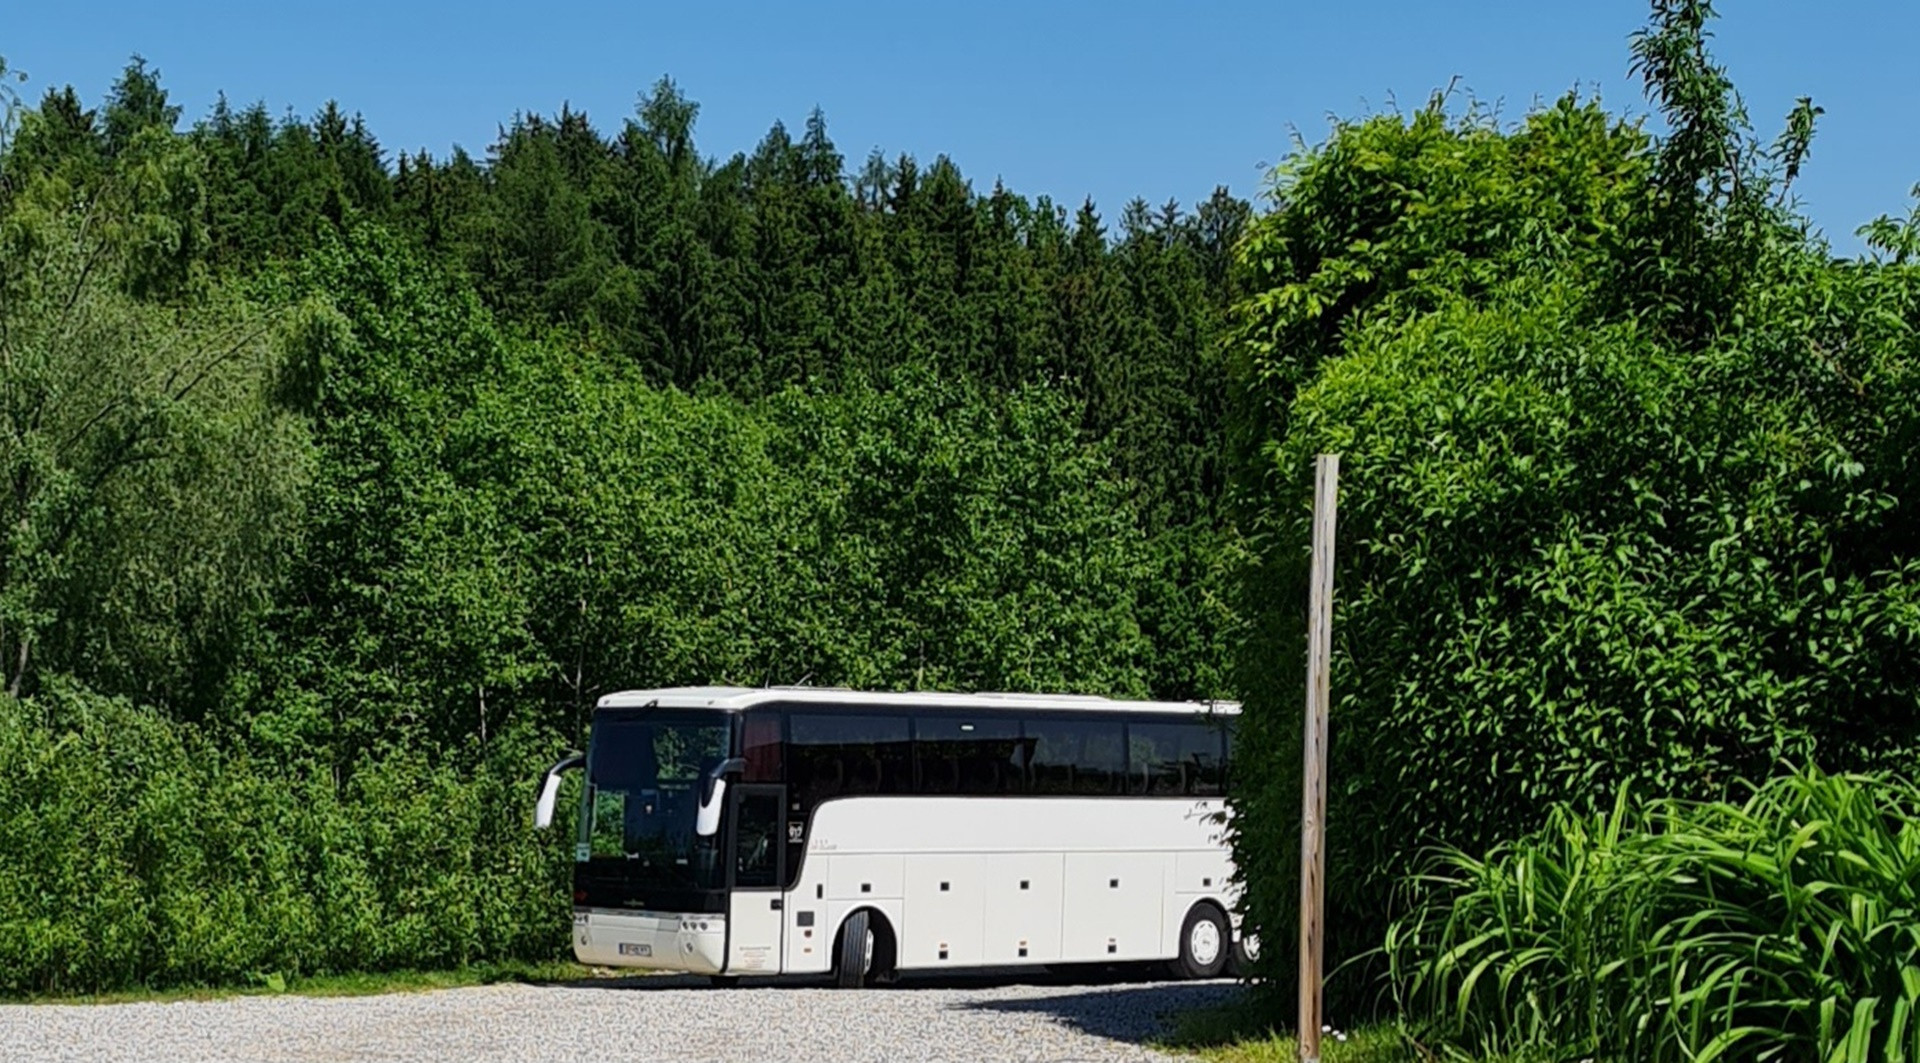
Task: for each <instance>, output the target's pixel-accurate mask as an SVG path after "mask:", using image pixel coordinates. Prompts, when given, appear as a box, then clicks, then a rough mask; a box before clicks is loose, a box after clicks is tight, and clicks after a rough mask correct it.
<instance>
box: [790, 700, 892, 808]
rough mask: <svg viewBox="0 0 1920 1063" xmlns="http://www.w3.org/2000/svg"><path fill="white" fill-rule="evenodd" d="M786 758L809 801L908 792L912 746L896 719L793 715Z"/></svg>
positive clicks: (798, 784)
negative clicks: (844, 796)
mask: <svg viewBox="0 0 1920 1063" xmlns="http://www.w3.org/2000/svg"><path fill="white" fill-rule="evenodd" d="M792 727H793V740H792V743H791V746H790V750H789V756H791V757H792V759H793V762H794V779H795V786H796V788H797V789H799V790H800V791H801V793H802V794H803V795H804V796H805V798H806V799H807V800H809V801H810V802H816V803H817V802H819V801H821V800H824V799H826V798H828V797H832V796H834V795H836V794H843V793H848V794H901V793H911V792H912V786H913V763H912V753H911V749H912V746H911V744H910V743H909V741H908V735H907V721H906V719H905V718H904V717H898V716H850V715H849V716H840V715H828V714H825V713H822V714H820V715H817V716H809V715H800V714H797V713H796V714H795V715H794V716H793V719H792Z"/></svg>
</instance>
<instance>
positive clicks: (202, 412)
mask: <svg viewBox="0 0 1920 1063" xmlns="http://www.w3.org/2000/svg"><path fill="white" fill-rule="evenodd" d="M177 162H178V160H175V161H174V162H167V161H165V160H152V159H143V160H141V161H140V162H139V163H138V164H137V166H136V172H134V173H132V174H130V175H129V176H128V177H127V178H126V179H125V180H124V181H121V182H116V183H115V184H114V185H113V186H112V187H111V188H109V189H107V190H106V191H107V192H108V193H109V195H110V196H111V197H112V198H111V199H109V200H107V201H95V202H94V203H92V204H89V205H87V206H85V207H82V208H78V209H73V208H69V207H67V206H66V205H65V204H64V203H62V202H61V197H62V196H63V195H64V194H65V193H66V191H68V190H67V189H65V188H64V186H62V185H61V184H60V183H59V182H57V181H53V180H39V181H36V182H34V183H32V184H31V185H30V186H29V187H27V188H26V189H24V190H23V191H22V192H21V197H20V200H19V201H18V202H17V203H16V204H15V209H14V210H13V211H12V212H11V213H10V214H9V215H8V216H6V217H5V218H4V219H0V476H3V477H4V482H5V484H6V489H5V490H4V492H0V529H4V531H0V643H3V644H4V654H3V656H4V658H5V670H4V672H5V677H6V678H5V686H6V689H8V690H9V691H10V692H11V693H13V694H14V695H16V696H17V695H19V694H21V693H23V692H25V691H30V690H32V689H33V687H34V680H35V677H36V675H37V674H39V673H40V672H42V671H48V670H50V671H53V672H67V673H71V674H75V675H79V676H83V677H86V678H88V679H89V680H92V681H97V682H100V683H103V684H105V685H107V686H109V687H110V688H112V689H115V690H120V691H124V692H127V693H129V694H134V695H137V696H140V697H143V698H147V699H150V700H151V701H153V702H154V703H155V704H159V705H164V706H168V707H171V708H174V709H178V710H182V711H187V710H189V709H190V708H191V707H193V706H194V705H195V704H196V695H198V702H199V703H204V701H205V699H206V698H207V697H208V696H210V693H211V692H210V690H209V689H207V687H208V686H213V685H217V684H218V683H219V682H220V672H221V671H222V670H223V668H224V666H225V664H226V663H227V662H229V661H230V660H231V658H232V656H233V654H234V653H235V652H236V649H235V645H236V643H237V641H238V640H239V639H240V638H242V637H243V633H244V628H245V625H246V624H247V623H248V622H249V621H250V619H251V618H252V616H253V615H254V614H256V613H257V612H258V611H259V609H260V607H261V606H262V605H263V604H264V602H265V600H266V598H267V597H268V595H269V594H270V593H271V592H272V590H273V588H274V582H275V579H276V577H277V575H278V572H277V567H278V561H279V558H280V557H281V555H282V547H281V545H280V543H279V542H277V541H276V540H277V538H278V537H277V535H276V533H275V532H274V530H273V529H276V528H279V527H283V526H285V525H286V524H287V523H288V522H289V519H290V518H291V517H292V515H293V514H294V513H295V511H296V510H297V508H298V501H299V492H300V489H301V485H302V482H303V479H304V469H305V455H306V447H305V435H304V432H303V430H302V426H301V425H300V424H299V423H297V422H296V421H295V420H293V419H292V418H290V417H288V416H287V415H286V414H285V413H284V412H283V411H280V410H277V409H275V408H274V407H273V406H271V405H270V404H269V403H268V402H266V401H265V396H266V393H267V391H268V389H269V388H270V387H271V384H272V380H273V378H274V376H275V374H276V372H277V351H276V344H275V342H274V335H273V322H272V321H271V319H270V318H269V317H268V316H267V315H265V314H264V313H263V312H262V311H261V310H260V309H259V308H257V307H255V306H253V305H250V304H249V303H247V302H246V301H244V300H240V299H235V298H218V299H210V300H206V301H203V302H200V303H199V304H198V305H194V306H190V307H181V308H174V307H169V306H161V305H154V304H153V303H151V302H146V301H143V300H141V299H139V298H136V293H139V292H147V293H149V294H150V293H152V292H154V291H158V290H161V289H166V288H171V287H174V285H172V284H171V283H170V282H167V281H166V280H165V278H166V277H168V276H169V275H171V276H173V277H175V278H176V279H177V278H178V277H180V276H181V274H179V273H178V271H177V270H175V269H174V264H173V263H172V262H171V259H170V250H171V249H177V247H178V244H179V240H180V237H179V236H178V233H177V232H176V231H175V229H174V227H173V226H172V225H171V224H170V223H169V222H168V220H167V218H166V216H165V212H166V210H167V209H168V203H169V200H168V198H167V197H166V196H164V195H160V196H152V195H150V193H151V192H152V189H153V187H155V186H166V185H168V184H169V183H170V181H171V180H172V178H173V177H177V176H178V175H177V174H173V173H170V171H171V170H173V168H174V167H175V164H176V163H177ZM123 197H124V198H123ZM113 199H120V200H122V202H121V203H120V204H116V203H115V202H113V201H112V200H113ZM134 199H143V200H146V201H148V203H149V206H150V207H151V205H152V202H153V201H154V200H157V201H158V203H159V206H158V207H154V208H152V209H148V210H133V209H130V208H129V207H128V206H126V205H125V204H126V203H127V202H130V201H132V200H134ZM202 665H206V667H204V668H203V667H201V666H202ZM203 684H204V686H202V685H203ZM196 686H201V689H198V690H196V689H195V688H196Z"/></svg>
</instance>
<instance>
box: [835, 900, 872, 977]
mask: <svg viewBox="0 0 1920 1063" xmlns="http://www.w3.org/2000/svg"><path fill="white" fill-rule="evenodd" d="M871 920H872V915H871V913H869V912H868V911H867V910H866V909H864V908H862V909H861V910H859V911H857V912H855V913H853V914H852V915H850V916H847V921H846V922H844V923H842V924H840V947H839V948H838V949H836V950H834V951H835V955H834V962H833V984H834V985H837V986H839V987H840V988H841V989H858V988H860V987H861V986H863V985H865V984H866V983H867V975H868V974H870V973H871V972H872V971H873V944H874V942H873V925H872V922H871Z"/></svg>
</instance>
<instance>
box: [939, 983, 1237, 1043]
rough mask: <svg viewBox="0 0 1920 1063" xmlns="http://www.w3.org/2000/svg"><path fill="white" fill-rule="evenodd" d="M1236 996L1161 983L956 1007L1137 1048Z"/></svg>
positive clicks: (1202, 986) (1231, 988)
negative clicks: (1042, 1020)
mask: <svg viewBox="0 0 1920 1063" xmlns="http://www.w3.org/2000/svg"><path fill="white" fill-rule="evenodd" d="M1239 994H1240V986H1239V985H1237V984H1236V983H1233V982H1161V983H1158V984H1155V985H1109V986H1104V987H1101V988H1095V989H1089V990H1088V991H1086V992H1079V993H1069V994H1064V995H1057V996H1044V997H1022V998H1018V999H1011V1000H974V1001H968V1002H966V1003H964V1004H962V1005H959V1006H960V1007H964V1008H966V1009H968V1010H971V1011H998V1012H1009V1013H1013V1012H1020V1013H1026V1014H1039V1015H1045V1016H1047V1017H1048V1018H1051V1019H1053V1020H1054V1021H1055V1022H1058V1023H1060V1024H1062V1025H1064V1026H1068V1027H1071V1028H1073V1029H1075V1030H1078V1031H1080V1032H1081V1033H1084V1034H1088V1035H1090V1036H1093V1037H1101V1038H1105V1039H1107V1040H1109V1041H1127V1042H1131V1043H1133V1044H1143V1043H1145V1042H1147V1041H1150V1040H1152V1039H1154V1038H1156V1037H1159V1036H1163V1035H1165V1034H1166V1033H1168V1032H1169V1030H1170V1029H1171V1028H1172V1025H1173V1020H1172V1016H1173V1015H1174V1014H1175V1013H1177V1012H1184V1011H1195V1010H1198V1009H1201V1008H1211V1007H1217V1006H1219V1005H1221V1004H1224V1003H1226V1002H1227V1001H1229V1000H1232V999H1234V998H1235V997H1237V996H1238V995H1239Z"/></svg>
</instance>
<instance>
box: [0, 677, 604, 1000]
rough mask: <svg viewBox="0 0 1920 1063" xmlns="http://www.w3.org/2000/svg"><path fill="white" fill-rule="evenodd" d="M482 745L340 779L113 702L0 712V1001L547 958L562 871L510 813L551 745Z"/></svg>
mask: <svg viewBox="0 0 1920 1063" xmlns="http://www.w3.org/2000/svg"><path fill="white" fill-rule="evenodd" d="M516 746H517V752H516V753H514V754H511V755H510V754H508V753H507V752H506V750H507V749H509V748H515V747H516ZM498 747H499V749H500V751H498V752H496V753H495V754H494V755H493V756H492V757H491V758H490V759H486V760H483V761H481V762H480V763H478V764H477V765H474V766H472V767H471V768H470V769H469V770H465V771H462V770H457V769H456V767H455V766H454V765H451V764H438V765H436V764H432V763H429V762H428V761H427V760H426V759H425V758H424V757H422V756H420V755H417V754H407V753H393V754H390V755H386V756H379V757H369V758H367V759H365V760H363V761H362V762H361V763H359V764H358V765H356V766H355V770H354V771H353V772H352V773H351V777H350V781H348V782H347V784H346V785H345V786H344V787H342V786H338V785H336V783H335V781H334V778H333V776H332V774H331V772H330V771H329V770H328V769H326V768H324V767H319V766H295V767H292V768H289V767H287V766H284V765H272V764H266V763H261V762H256V761H253V760H251V759H250V758H249V757H247V756H246V755H244V754H241V753H238V752H234V751H232V750H228V749H222V748H219V747H217V746H216V745H215V744H214V743H212V742H210V741H209V740H208V739H207V738H206V737H205V736H204V735H202V734H201V733H200V732H199V731H198V730H197V729H196V728H194V727H192V726H190V725H183V724H174V723H169V722H167V721H165V720H163V719H161V718H159V717H157V716H155V715H154V714H152V713H151V712H148V711H145V710H141V709H138V708H135V707H132V706H130V705H127V704H125V703H124V702H119V701H112V700H108V699H103V698H98V697H95V696H92V695H88V694H86V693H84V692H81V691H77V690H72V689H59V690H55V691H51V692H49V693H46V694H43V695H42V696H40V697H37V698H34V699H31V700H26V701H17V700H13V699H6V698H0V764H4V765H6V766H7V770H6V771H4V772H0V809H5V813H4V815H0V866H4V867H6V868H7V869H9V873H8V874H4V875H0V995H19V994H30V993H79V992H97V991H102V990H110V989H117V988H123V987H128V986H134V985H147V986H163V985H204V984H221V983H234V982H239V981H244V980H245V979H247V978H248V977H250V976H253V975H258V974H265V973H279V974H285V975H298V974H321V973H338V972H345V971H371V970H392V969H402V968H421V967H444V966H453V965H459V964H464V963H468V962H472V961H475V960H480V959H494V960H498V959H512V958H520V959H550V958H552V957H554V956H556V955H558V954H560V953H561V952H562V951H563V950H564V948H565V945H566V926H567V922H566V910H567V903H566V885H565V883H566V877H567V874H568V871H569V868H570V865H569V864H568V863H567V859H568V854H567V852H566V851H565V849H566V846H565V845H564V844H562V843H561V842H560V841H556V840H555V838H554V837H548V836H541V835H536V834H535V833H534V832H533V831H532V830H531V828H530V826H529V814H528V810H529V808H530V800H531V793H530V791H529V789H528V786H529V783H528V780H529V779H533V778H536V777H537V773H538V770H539V768H538V767H536V764H539V763H540V762H541V761H542V760H544V758H545V755H546V753H547V752H550V750H537V748H536V747H537V743H533V742H530V741H526V740H502V741H501V742H499V743H498ZM559 833H564V832H556V836H557V835H558V834H559ZM22 869H27V870H29V871H30V873H20V871H21V870H22Z"/></svg>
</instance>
